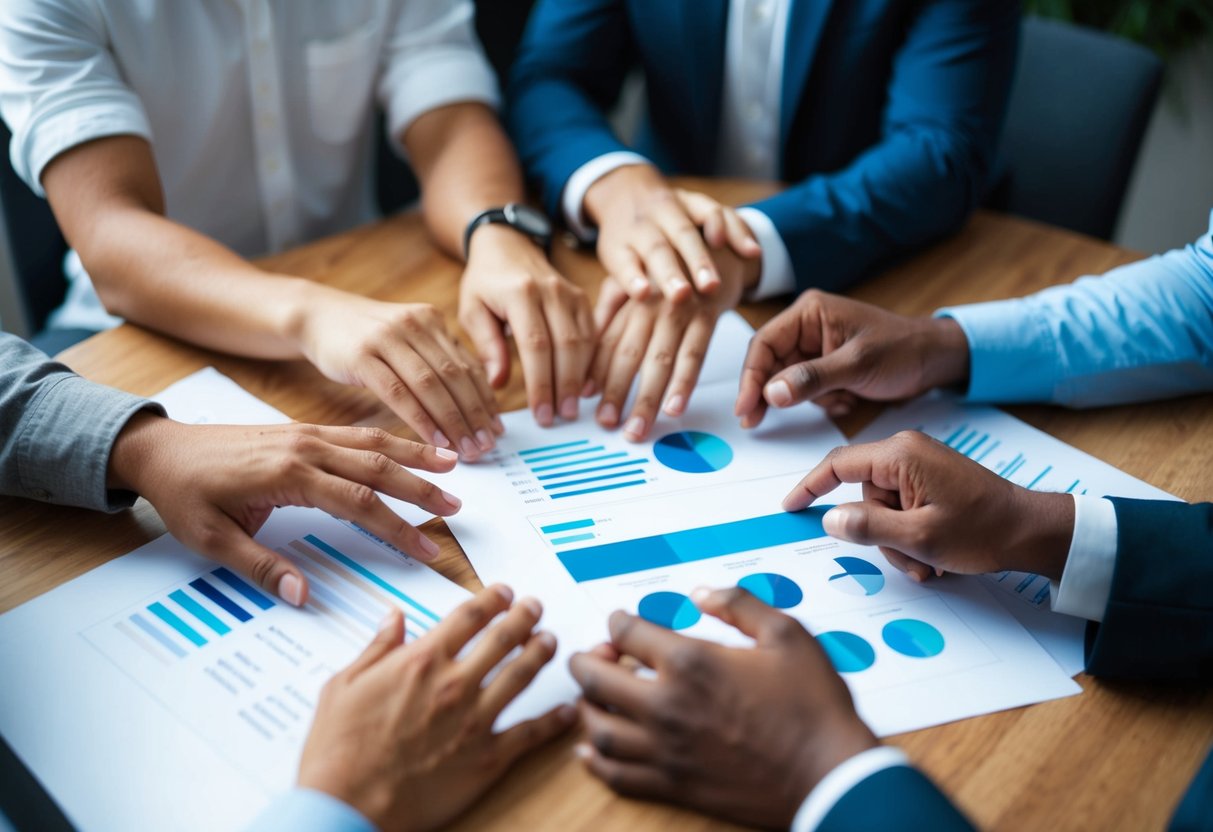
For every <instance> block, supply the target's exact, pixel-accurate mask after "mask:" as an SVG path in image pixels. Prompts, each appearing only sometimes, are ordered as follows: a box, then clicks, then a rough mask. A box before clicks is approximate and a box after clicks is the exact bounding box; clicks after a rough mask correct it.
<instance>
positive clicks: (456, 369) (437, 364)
mask: <svg viewBox="0 0 1213 832" xmlns="http://www.w3.org/2000/svg"><path fill="white" fill-rule="evenodd" d="M310 291H311V292H313V293H314V295H313V297H312V298H311V299H310V301H309V303H308V304H307V306H306V308H307V310H308V311H307V312H306V313H305V315H304V319H303V321H302V322H301V325H300V327H299V333H300V334H299V340H300V345H301V348H302V350H303V353H304V355H305V356H307V358H308V360H309V361H311V362H312V363H313V364H314V365H316V367H317V369H319V370H320V372H322V373H324V374H325V375H326V376H328V377H329V378H331V379H332V380H333V381H338V382H341V383H342V384H352V385H354V386H356V387H365V388H367V389H369V390H371V391H372V392H373V393H374V394H375V395H377V396H378V397H379V398H380V399H381V400H383V402H384V403H385V404H386V405H387V406H388V407H390V408H391V409H392V411H393V412H395V413H396V415H397V416H399V417H400V418H401V419H403V420H404V422H405V423H406V424H407V425H408V426H409V427H410V428H412V429H413V430H414V431H415V432H416V434H417V435H418V436H419V437H421V439H422V441H423V442H431V443H433V444H434V445H436V446H438V447H440V448H447V447H451V448H454V449H456V450H458V451H459V453H460V454H461V455H462V456H463V457H464V458H465V459H469V460H474V459H478V458H479V457H480V455H481V454H483V453H484V452H485V451H489V450H492V448H493V447H494V446H495V445H496V444H497V442H496V436H497V435H500V434H501V433H502V432H504V428H503V427H502V425H501V420H500V419H498V418H497V404H496V401H495V400H494V398H493V391H492V389H491V388H490V387H489V383H488V379H486V378H485V376H484V372H483V371H482V370H481V368H480V365H479V363H478V362H476V360H475V359H473V358H472V357H471V356H470V355H468V353H467V351H466V350H465V349H464V348H463V345H462V344H460V343H459V341H457V340H456V339H454V338H452V337H451V336H450V335H449V334H448V333H447V331H446V326H445V324H444V323H443V321H442V314H441V313H440V312H439V311H438V310H437V309H435V308H434V307H432V306H430V305H429V304H424V303H385V302H383V301H378V300H372V299H370V298H363V297H359V296H357V295H351V294H349V293H348V292H341V291H337V290H335V289H328V288H326V287H323V286H314V287H311V288H310Z"/></svg>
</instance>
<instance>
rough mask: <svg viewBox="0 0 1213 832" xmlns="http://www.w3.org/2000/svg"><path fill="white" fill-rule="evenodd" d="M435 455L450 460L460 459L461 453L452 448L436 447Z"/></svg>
mask: <svg viewBox="0 0 1213 832" xmlns="http://www.w3.org/2000/svg"><path fill="white" fill-rule="evenodd" d="M434 455H435V456H436V457H438V458H439V459H445V460H447V461H448V462H449V461H451V460H452V459H459V454H457V453H455V452H454V451H452V450H451V449H450V448H435V449H434Z"/></svg>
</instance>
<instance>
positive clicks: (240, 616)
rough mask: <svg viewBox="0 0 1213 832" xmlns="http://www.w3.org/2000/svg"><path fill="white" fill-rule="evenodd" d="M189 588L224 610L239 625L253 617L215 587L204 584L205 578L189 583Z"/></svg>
mask: <svg viewBox="0 0 1213 832" xmlns="http://www.w3.org/2000/svg"><path fill="white" fill-rule="evenodd" d="M190 586H192V587H193V588H194V589H196V590H198V592H200V593H201V594H203V595H205V596H206V597H207V598H209V599H211V600H212V601H214V602H215V604H216V605H217V606H219V607H221V608H222V609H224V610H226V611H227V613H228V614H229V615H231V616H232V617H233V618H235V619H236V620H237V621H239V622H241V623H243V622H245V621H248V620H250V619H251V618H252V617H253V616H252V615H250V614H249V613H248V612H246V611H245V609H244V607H242V606H240V605H239V604H237V603H236V602H235V601H233V600H232V599H231V598H228V597H227V596H226V595H224V594H223V593H222V592H220V591H219V590H217V589H215V587H213V586H211V585H210V584H208V583H207V582H206V579H205V578H197V579H195V580H193V581H190Z"/></svg>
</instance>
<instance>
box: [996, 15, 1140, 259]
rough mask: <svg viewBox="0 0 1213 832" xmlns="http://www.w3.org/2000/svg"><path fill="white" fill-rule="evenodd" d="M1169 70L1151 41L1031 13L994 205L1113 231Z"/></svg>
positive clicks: (1105, 234) (1102, 233) (1078, 227)
mask: <svg viewBox="0 0 1213 832" xmlns="http://www.w3.org/2000/svg"><path fill="white" fill-rule="evenodd" d="M1162 72H1163V65H1162V62H1161V61H1160V60H1159V59H1158V57H1157V56H1155V54H1154V53H1153V52H1151V51H1150V50H1148V49H1146V48H1145V47H1142V46H1138V45H1136V44H1133V43H1130V42H1128V41H1126V40H1123V39H1121V38H1118V37H1114V36H1112V35H1108V34H1105V33H1103V32H1098V31H1096V30H1093V29H1087V28H1084V27H1081V26H1074V25H1071V24H1068V23H1060V22H1057V21H1052V20H1044V19H1042V18H1036V17H1028V18H1025V19H1024V23H1023V30H1022V41H1021V43H1020V51H1019V69H1018V74H1017V76H1016V79H1015V85H1014V87H1013V89H1012V92H1011V103H1010V108H1009V111H1008V114H1007V123H1006V128H1005V131H1004V133H1003V139H1002V157H1003V163H1004V166H1005V167H1004V171H1003V176H1002V177H1001V179H1000V181H999V184H998V185H997V186H996V187H995V188H994V190H993V192H992V194H991V197H990V199H989V200H988V202H987V204H988V205H989V207H992V208H997V209H1001V210H1005V211H1009V212H1010V213H1013V214H1019V215H1021V216H1024V217H1029V218H1031V219H1036V220H1041V221H1042V222H1047V223H1050V224H1052V225H1059V226H1062V227H1063V228H1069V229H1072V230H1074V231H1079V232H1082V233H1084V234H1090V235H1091V236H1094V237H1100V238H1102V239H1105V240H1107V239H1110V238H1111V236H1112V233H1113V231H1114V230H1115V227H1116V220H1117V217H1118V216H1119V215H1120V207H1121V203H1122V202H1123V201H1124V196H1125V191H1126V189H1127V188H1128V184H1129V176H1130V174H1131V173H1132V172H1133V165H1134V163H1135V162H1136V161H1137V154H1138V151H1140V150H1141V143H1142V139H1143V138H1144V136H1145V132H1146V127H1147V125H1148V124H1149V120H1150V114H1151V113H1152V112H1153V110H1154V105H1155V103H1156V102H1157V100H1158V92H1159V86H1160V83H1161V80H1162Z"/></svg>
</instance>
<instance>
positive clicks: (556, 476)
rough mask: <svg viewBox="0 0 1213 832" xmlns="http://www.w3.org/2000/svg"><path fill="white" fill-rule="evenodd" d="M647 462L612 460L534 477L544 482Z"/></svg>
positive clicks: (639, 460) (645, 461) (643, 460)
mask: <svg viewBox="0 0 1213 832" xmlns="http://www.w3.org/2000/svg"><path fill="white" fill-rule="evenodd" d="M647 462H648V460H647V459H628V460H624V461H623V462H612V463H611V464H610V465H599V466H597V467H595V468H578V469H577V470H576V471H561V472H560V473H559V474H543V475H541V476H538V477H535V479H537V480H539V481H540V482H545V481H547V480H557V479H561V478H562V477H576V476H580V475H581V474H596V473H598V472H599V471H607V470H610V469H611V468H622V467H624V466H625V465H644V464H645V463H647Z"/></svg>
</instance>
